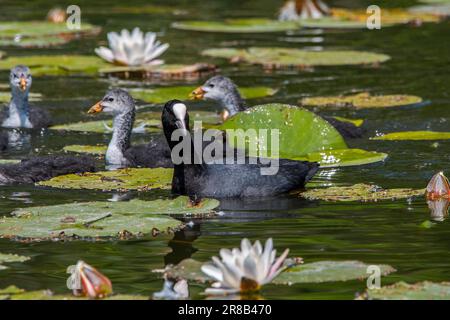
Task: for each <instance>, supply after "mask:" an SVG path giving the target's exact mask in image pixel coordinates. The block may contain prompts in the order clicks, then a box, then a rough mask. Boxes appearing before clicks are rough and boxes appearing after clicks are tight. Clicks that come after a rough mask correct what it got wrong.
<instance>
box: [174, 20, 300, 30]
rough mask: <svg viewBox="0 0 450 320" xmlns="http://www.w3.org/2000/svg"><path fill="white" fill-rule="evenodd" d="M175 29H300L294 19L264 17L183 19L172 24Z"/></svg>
mask: <svg viewBox="0 0 450 320" xmlns="http://www.w3.org/2000/svg"><path fill="white" fill-rule="evenodd" d="M172 27H173V28H175V29H181V30H192V31H203V32H220V33H264V32H283V31H289V30H297V29H299V27H300V26H299V24H298V23H297V22H293V21H278V20H270V19H264V18H248V19H227V20H225V21H223V22H221V21H183V22H175V23H173V24H172Z"/></svg>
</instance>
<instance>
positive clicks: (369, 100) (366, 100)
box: [300, 92, 423, 109]
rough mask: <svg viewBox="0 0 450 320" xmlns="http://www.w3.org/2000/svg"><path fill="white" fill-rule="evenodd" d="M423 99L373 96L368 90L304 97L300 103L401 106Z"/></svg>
mask: <svg viewBox="0 0 450 320" xmlns="http://www.w3.org/2000/svg"><path fill="white" fill-rule="evenodd" d="M422 101H423V100H422V98H420V97H417V96H410V95H398V94H397V95H379V96H372V95H370V93H368V92H363V93H357V94H354V95H349V96H330V97H312V98H303V99H302V100H301V101H300V103H301V104H302V105H304V106H314V107H335V108H347V107H350V108H356V109H366V108H387V107H400V106H406V105H413V104H418V103H421V102H422Z"/></svg>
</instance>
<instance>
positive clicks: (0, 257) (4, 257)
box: [0, 252, 30, 300]
mask: <svg viewBox="0 0 450 320" xmlns="http://www.w3.org/2000/svg"><path fill="white" fill-rule="evenodd" d="M27 260H30V258H29V257H24V256H19V255H17V254H11V253H1V252H0V270H4V269H6V268H7V267H5V266H3V265H2V263H12V262H25V261H27ZM3 294H5V292H2V291H1V290H0V296H2V295H3ZM0 300H1V299H0Z"/></svg>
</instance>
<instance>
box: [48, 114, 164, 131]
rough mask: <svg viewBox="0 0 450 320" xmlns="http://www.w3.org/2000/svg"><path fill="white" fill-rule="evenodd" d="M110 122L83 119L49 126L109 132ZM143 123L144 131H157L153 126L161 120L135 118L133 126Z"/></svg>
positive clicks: (157, 125)
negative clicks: (83, 120)
mask: <svg viewBox="0 0 450 320" xmlns="http://www.w3.org/2000/svg"><path fill="white" fill-rule="evenodd" d="M160 117H161V116H160ZM112 124H113V123H112V120H96V121H85V122H75V123H67V124H59V125H56V126H51V127H50V129H52V130H65V131H78V132H96V133H111V130H110V129H108V128H107V127H106V126H108V127H109V128H111V127H112ZM105 125H106V126H105ZM143 125H145V131H146V132H149V133H150V132H158V131H159V130H158V129H155V127H159V126H160V125H161V120H152V119H150V120H141V119H137V120H136V123H135V126H134V127H135V128H136V127H141V126H143Z"/></svg>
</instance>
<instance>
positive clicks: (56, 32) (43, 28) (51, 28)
mask: <svg viewBox="0 0 450 320" xmlns="http://www.w3.org/2000/svg"><path fill="white" fill-rule="evenodd" d="M100 31H101V28H100V27H98V26H94V25H92V24H89V23H87V22H83V23H82V24H81V26H80V29H76V28H73V29H69V28H67V26H66V24H65V23H53V22H45V21H3V22H0V38H2V39H4V38H10V39H11V38H17V37H20V38H43V37H50V36H61V37H68V36H69V37H70V36H80V35H83V36H84V35H97V34H99V33H100Z"/></svg>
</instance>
